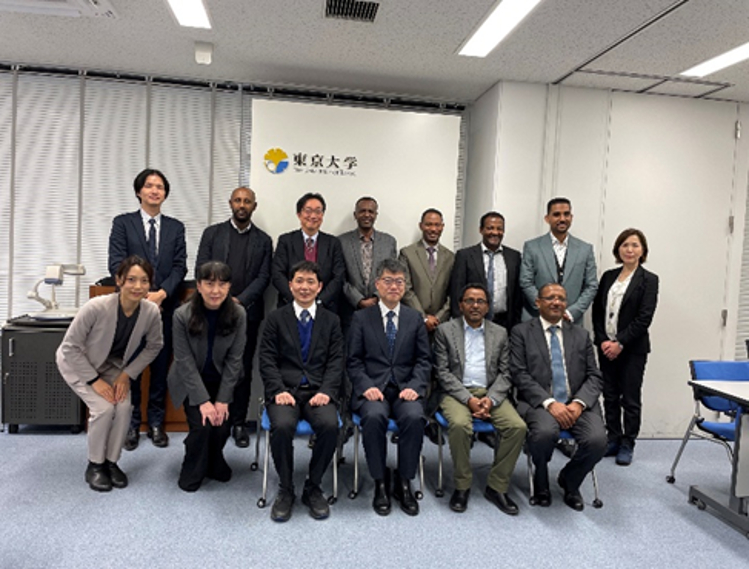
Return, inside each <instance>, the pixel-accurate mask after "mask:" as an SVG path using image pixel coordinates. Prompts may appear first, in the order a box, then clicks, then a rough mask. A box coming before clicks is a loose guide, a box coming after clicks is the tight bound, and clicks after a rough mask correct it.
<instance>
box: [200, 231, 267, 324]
mask: <svg viewBox="0 0 749 569" xmlns="http://www.w3.org/2000/svg"><path fill="white" fill-rule="evenodd" d="M232 231H236V229H234V227H233V226H232V224H231V221H230V220H227V221H224V222H223V223H217V224H215V225H211V226H210V227H207V228H206V230H205V231H203V236H202V237H201V238H200V246H199V247H198V259H197V261H195V273H196V275H197V272H198V267H200V265H202V264H203V263H206V262H208V261H221V262H222V263H227V262H228V260H229V245H230V242H231V234H232ZM272 254H273V247H272V242H271V238H270V237H269V236H268V234H267V233H265V232H264V231H263V230H261V229H260V228H259V227H258V226H257V225H255V224H254V223H253V224H252V226H251V227H250V231H249V235H248V237H247V255H246V256H245V266H244V268H243V273H244V274H245V275H246V277H247V279H248V280H249V282H250V284H249V285H247V287H246V288H245V289H244V290H243V291H242V292H241V293H239V295H238V296H237V298H238V299H239V301H240V302H241V303H242V305H243V306H244V307H245V308H246V309H247V319H248V320H253V321H259V320H262V319H263V314H264V302H263V294H264V293H265V289H266V288H268V284H269V283H270V262H271V256H272Z"/></svg>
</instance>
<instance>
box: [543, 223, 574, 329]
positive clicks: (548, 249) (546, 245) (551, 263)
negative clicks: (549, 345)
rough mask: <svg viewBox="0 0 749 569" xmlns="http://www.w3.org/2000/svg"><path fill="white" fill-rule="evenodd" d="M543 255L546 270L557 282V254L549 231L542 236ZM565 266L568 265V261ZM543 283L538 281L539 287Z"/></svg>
mask: <svg viewBox="0 0 749 569" xmlns="http://www.w3.org/2000/svg"><path fill="white" fill-rule="evenodd" d="M567 255H569V249H568V250H567ZM541 257H542V258H543V260H544V262H545V263H546V270H547V271H548V272H549V274H550V275H551V278H552V279H553V280H554V282H557V261H556V254H555V253H554V246H553V245H552V244H551V237H550V236H549V234H548V233H547V234H546V235H544V236H543V237H542V238H541ZM565 266H567V263H566V261H565ZM543 284H546V283H536V285H538V287H541V286H542V285H543ZM542 332H543V331H542Z"/></svg>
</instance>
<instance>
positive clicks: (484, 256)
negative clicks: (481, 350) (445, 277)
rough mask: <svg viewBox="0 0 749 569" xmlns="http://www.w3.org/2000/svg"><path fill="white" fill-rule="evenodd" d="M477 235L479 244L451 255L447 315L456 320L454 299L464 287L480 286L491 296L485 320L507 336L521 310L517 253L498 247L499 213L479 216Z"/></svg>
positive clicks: (501, 229)
mask: <svg viewBox="0 0 749 569" xmlns="http://www.w3.org/2000/svg"><path fill="white" fill-rule="evenodd" d="M479 233H481V243H479V244H478V245H474V246H472V247H466V248H465V249H461V250H459V251H458V252H457V253H456V254H455V266H454V267H453V273H452V282H451V286H450V290H451V294H450V296H451V300H450V305H451V313H452V316H453V318H457V317H458V316H460V306H459V305H458V297H459V295H460V292H461V291H462V290H463V288H464V287H465V286H466V284H468V283H481V284H483V285H484V286H486V288H487V289H489V293H490V295H491V305H490V306H489V311H488V313H487V318H489V320H491V321H492V322H494V323H496V324H499V325H500V326H503V327H504V328H505V329H506V330H507V332H508V333H509V332H510V331H511V330H512V327H513V326H515V324H517V323H518V322H520V315H521V312H522V308H523V296H522V293H521V291H520V287H519V284H518V283H519V281H518V277H519V275H520V253H518V252H517V251H516V250H515V249H512V248H510V247H507V246H506V245H502V239H503V238H504V234H505V218H504V216H503V215H502V214H501V213H498V212H496V211H490V212H488V213H485V214H484V215H482V216H481V220H480V222H479Z"/></svg>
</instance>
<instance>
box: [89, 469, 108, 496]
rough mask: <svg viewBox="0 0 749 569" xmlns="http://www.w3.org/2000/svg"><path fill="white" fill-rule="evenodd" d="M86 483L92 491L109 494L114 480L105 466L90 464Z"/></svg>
mask: <svg viewBox="0 0 749 569" xmlns="http://www.w3.org/2000/svg"><path fill="white" fill-rule="evenodd" d="M86 482H88V485H89V487H90V488H91V490H96V491H97V492H109V491H110V490H111V489H112V479H111V478H110V477H109V470H108V469H107V467H106V465H105V464H96V463H95V462H89V463H88V467H87V468H86Z"/></svg>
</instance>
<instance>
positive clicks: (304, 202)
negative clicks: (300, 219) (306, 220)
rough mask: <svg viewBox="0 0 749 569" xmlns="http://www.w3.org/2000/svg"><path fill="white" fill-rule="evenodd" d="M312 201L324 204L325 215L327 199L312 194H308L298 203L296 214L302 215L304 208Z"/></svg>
mask: <svg viewBox="0 0 749 569" xmlns="http://www.w3.org/2000/svg"><path fill="white" fill-rule="evenodd" d="M310 200H318V201H319V202H320V203H321V204H322V210H323V213H325V207H326V206H325V198H324V197H322V195H320V194H316V193H312V192H307V193H306V194H304V195H303V196H302V197H301V198H299V199H298V200H297V201H296V212H297V213H302V209H304V206H305V205H307V202H308V201H310Z"/></svg>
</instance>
